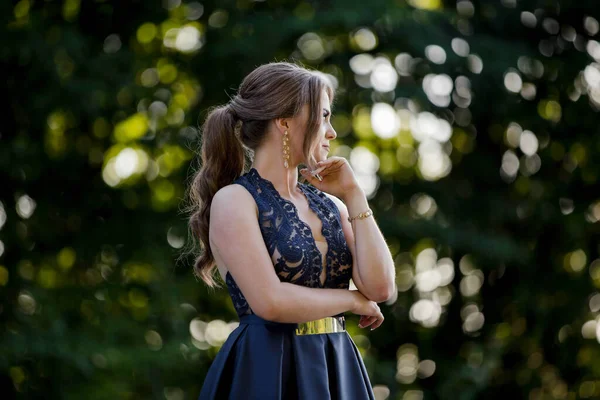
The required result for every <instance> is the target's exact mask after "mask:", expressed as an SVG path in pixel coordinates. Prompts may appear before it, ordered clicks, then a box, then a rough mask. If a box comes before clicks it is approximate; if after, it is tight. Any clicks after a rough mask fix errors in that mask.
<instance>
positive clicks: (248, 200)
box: [211, 179, 258, 216]
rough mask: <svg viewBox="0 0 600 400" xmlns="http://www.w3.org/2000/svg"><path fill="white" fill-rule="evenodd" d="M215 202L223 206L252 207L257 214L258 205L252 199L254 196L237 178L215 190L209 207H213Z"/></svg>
mask: <svg viewBox="0 0 600 400" xmlns="http://www.w3.org/2000/svg"><path fill="white" fill-rule="evenodd" d="M215 204H216V205H219V206H222V207H225V208H233V207H237V208H238V209H239V208H241V209H252V208H254V210H255V212H256V215H257V216H258V207H257V206H256V202H255V201H254V197H253V196H252V194H251V193H250V191H249V190H248V187H246V186H245V185H243V183H242V182H241V181H238V180H237V179H236V180H235V181H234V182H233V183H231V184H229V185H225V186H223V187H222V188H220V189H219V190H217V192H216V193H215V195H214V196H213V199H212V206H211V207H214V206H215Z"/></svg>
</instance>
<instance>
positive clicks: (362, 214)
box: [348, 208, 373, 222]
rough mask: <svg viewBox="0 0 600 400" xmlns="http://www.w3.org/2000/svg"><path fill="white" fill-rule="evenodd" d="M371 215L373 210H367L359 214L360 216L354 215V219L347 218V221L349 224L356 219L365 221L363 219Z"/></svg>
mask: <svg viewBox="0 0 600 400" xmlns="http://www.w3.org/2000/svg"><path fill="white" fill-rule="evenodd" d="M371 215H373V210H371V209H370V208H369V209H368V210H367V211H365V212H361V213H360V214H358V215H356V216H354V217H352V218H350V217H348V221H349V222H352V221H354V220H355V219H357V218H358V219H365V218H367V217H370V216H371Z"/></svg>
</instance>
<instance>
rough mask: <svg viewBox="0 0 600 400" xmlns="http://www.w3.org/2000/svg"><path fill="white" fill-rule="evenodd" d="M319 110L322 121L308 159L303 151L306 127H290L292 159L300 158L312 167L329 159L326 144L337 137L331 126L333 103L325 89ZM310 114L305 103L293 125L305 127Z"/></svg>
mask: <svg viewBox="0 0 600 400" xmlns="http://www.w3.org/2000/svg"><path fill="white" fill-rule="evenodd" d="M319 111H320V115H319V118H320V121H321V123H320V124H319V128H318V132H317V136H316V137H315V140H314V142H313V143H312V146H311V150H310V153H309V159H308V160H306V159H304V154H303V152H302V146H303V143H304V136H305V135H306V129H305V128H301V127H300V126H295V127H294V126H291V127H290V135H289V136H290V149H292V152H293V154H292V156H291V159H292V160H299V161H300V162H301V163H303V164H305V165H307V166H308V167H310V168H311V169H314V168H315V166H316V163H317V162H319V161H322V160H326V159H327V155H328V154H329V148H328V147H326V146H329V142H330V141H331V140H333V139H335V138H336V137H337V133H336V132H335V129H333V126H331V103H330V101H329V96H328V95H327V92H326V91H325V90H323V91H322V92H321V107H320V110H319ZM308 114H309V107H308V104H305V105H304V107H303V108H302V113H301V114H300V115H299V118H297V119H296V118H295V121H294V124H293V125H300V124H302V125H303V126H304V127H306V124H307V122H308ZM294 132H296V133H297V132H305V133H304V135H298V134H296V135H294V134H293V133H294Z"/></svg>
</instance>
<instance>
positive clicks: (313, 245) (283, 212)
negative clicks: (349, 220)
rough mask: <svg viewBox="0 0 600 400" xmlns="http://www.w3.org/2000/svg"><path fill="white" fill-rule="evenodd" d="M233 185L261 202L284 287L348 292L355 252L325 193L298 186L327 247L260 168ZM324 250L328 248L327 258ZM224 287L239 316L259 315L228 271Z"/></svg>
mask: <svg viewBox="0 0 600 400" xmlns="http://www.w3.org/2000/svg"><path fill="white" fill-rule="evenodd" d="M233 183H237V184H240V185H242V186H244V187H245V188H246V189H247V190H248V191H249V192H250V193H251V194H252V197H254V200H255V201H256V205H257V206H258V216H259V221H258V222H259V225H260V230H261V233H262V237H263V240H264V242H265V245H266V246H267V249H268V251H269V255H270V256H271V260H272V262H273V267H274V268H275V273H276V274H277V276H278V277H279V280H280V281H281V282H290V283H294V284H297V285H302V286H306V287H311V288H340V289H348V288H349V285H350V278H352V253H350V249H349V248H348V244H347V242H346V238H345V236H344V233H343V231H342V223H341V217H340V213H339V210H338V208H337V206H336V205H335V203H334V202H333V201H332V200H331V199H330V198H329V197H327V195H325V193H323V192H322V191H320V190H319V189H317V188H315V187H314V186H312V185H309V184H304V183H300V182H298V187H299V188H300V190H301V191H302V193H304V195H305V196H306V199H307V200H308V205H309V207H310V209H311V210H312V211H313V212H314V213H315V214H316V215H317V216H318V217H319V219H320V220H321V222H322V228H321V233H322V235H323V237H324V238H325V239H326V243H323V242H322V241H316V240H315V239H314V237H313V234H312V230H311V228H310V226H309V225H308V224H307V223H305V222H304V221H302V220H301V219H300V218H299V216H298V209H297V208H296V206H295V205H294V203H292V202H291V201H289V200H287V199H284V198H283V197H281V196H280V195H279V192H277V190H276V189H275V187H274V186H273V184H272V183H271V181H269V180H267V179H264V178H262V177H261V176H260V175H259V174H258V171H257V170H256V169H255V168H251V169H250V170H249V171H248V172H247V173H245V174H243V175H241V176H240V177H238V178H237V179H236V180H235V181H234V182H233ZM325 244H326V246H325ZM319 245H323V247H322V248H323V249H326V250H325V254H323V253H322V251H323V250H320V248H319V247H320V246H319ZM323 261H324V263H323ZM225 282H226V284H227V289H228V291H229V295H230V296H231V299H232V301H233V305H234V307H235V309H236V311H237V313H238V316H242V315H244V314H254V312H253V311H252V310H251V309H250V307H249V305H248V302H247V301H246V298H245V297H244V295H243V293H242V292H241V290H240V289H239V287H238V286H237V284H236V283H235V280H234V279H233V277H232V276H231V274H230V273H229V272H227V274H226V279H225ZM340 315H341V314H340Z"/></svg>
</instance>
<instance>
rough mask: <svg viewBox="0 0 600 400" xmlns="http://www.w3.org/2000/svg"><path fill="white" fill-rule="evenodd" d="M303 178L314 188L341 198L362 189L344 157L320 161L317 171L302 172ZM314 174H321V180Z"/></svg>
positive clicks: (305, 169)
mask: <svg viewBox="0 0 600 400" xmlns="http://www.w3.org/2000/svg"><path fill="white" fill-rule="evenodd" d="M300 173H301V174H302V176H304V177H305V178H306V180H307V181H308V182H309V183H310V184H312V185H313V186H314V187H316V188H317V189H319V190H320V191H322V192H327V193H329V194H331V195H334V196H336V197H339V198H344V197H345V196H346V195H347V194H348V193H351V192H353V191H354V190H358V189H360V186H359V185H358V181H357V179H356V176H355V175H354V171H352V168H351V167H350V164H349V163H348V161H347V160H346V159H345V158H344V157H338V156H332V157H329V158H328V159H327V160H323V161H319V162H318V163H317V169H316V170H314V171H312V174H311V171H308V169H307V168H303V169H301V170H300ZM314 174H319V175H320V176H321V178H322V179H323V180H319V179H318V178H317V177H316V176H315V175H314Z"/></svg>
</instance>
